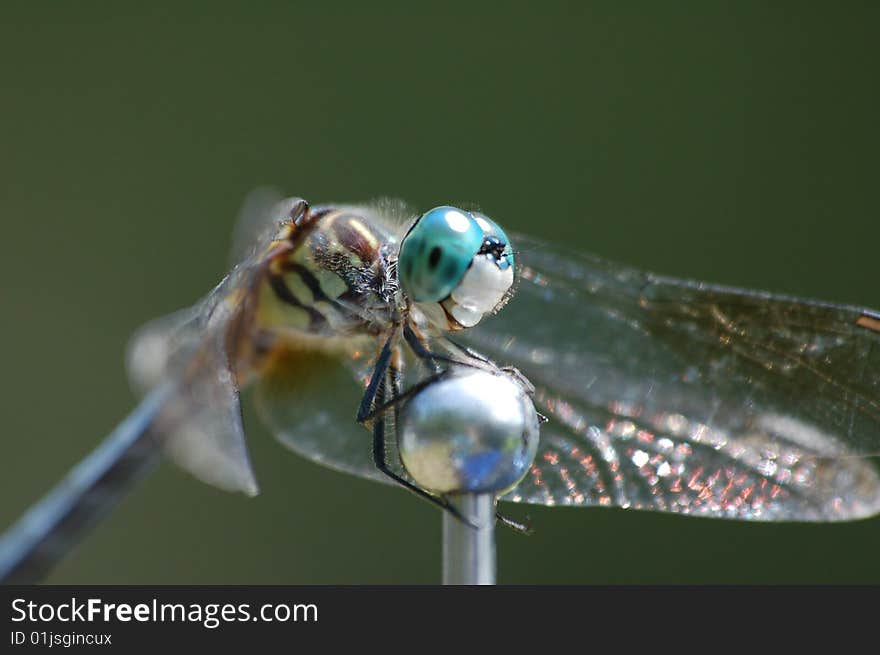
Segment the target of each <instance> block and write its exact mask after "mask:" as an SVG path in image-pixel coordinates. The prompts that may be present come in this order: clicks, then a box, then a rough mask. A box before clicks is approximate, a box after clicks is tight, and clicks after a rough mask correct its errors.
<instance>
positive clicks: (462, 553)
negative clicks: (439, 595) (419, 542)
mask: <svg viewBox="0 0 880 655" xmlns="http://www.w3.org/2000/svg"><path fill="white" fill-rule="evenodd" d="M452 502H453V504H454V505H455V506H456V507H457V508H458V511H459V512H461V514H462V516H464V517H466V518H467V519H469V520H470V521H471V523H473V524H474V525H475V526H477V527H473V526H470V525H466V524H465V523H463V522H462V521H461V520H460V519H458V518H456V517H455V516H453V515H452V514H451V513H450V512H443V584H445V585H492V584H495V497H494V496H493V495H492V494H467V495H463V496H458V497H456V498H454V499H452Z"/></svg>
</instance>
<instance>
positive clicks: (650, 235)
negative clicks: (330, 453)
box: [0, 2, 880, 583]
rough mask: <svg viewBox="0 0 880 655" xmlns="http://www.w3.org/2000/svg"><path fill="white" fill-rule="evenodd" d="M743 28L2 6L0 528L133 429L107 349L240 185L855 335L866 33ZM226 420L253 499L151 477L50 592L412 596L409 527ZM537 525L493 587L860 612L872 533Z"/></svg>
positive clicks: (878, 227)
mask: <svg viewBox="0 0 880 655" xmlns="http://www.w3.org/2000/svg"><path fill="white" fill-rule="evenodd" d="M767 4H768V3H763V2H749V3H735V4H733V3H716V2H711V3H707V2H676V3H656V2H629V3H615V2H602V3H595V2H590V3H587V2H573V3H553V2H542V3H540V4H539V3H535V4H533V5H531V6H519V5H504V6H502V5H500V4H499V5H497V6H492V7H489V6H486V7H483V8H480V7H478V6H476V3H472V2H468V3H461V4H457V3H444V4H443V5H442V8H441V7H440V6H437V7H434V8H428V7H420V6H419V7H416V6H414V3H407V4H403V3H402V4H401V5H399V6H398V5H390V4H384V3H355V2H346V3H334V5H333V6H332V7H330V6H327V3H325V4H324V5H322V6H321V7H320V8H316V7H300V6H297V5H296V4H294V3H287V2H285V3H274V4H273V3H242V4H241V5H224V4H221V3H217V2H212V3H205V4H203V5H201V6H198V5H184V4H176V3H175V4H170V3H169V6H168V8H166V9H161V8H155V7H152V6H151V7H146V6H141V8H140V9H137V10H133V9H131V8H130V7H129V8H127V9H126V10H125V11H124V12H123V10H121V9H119V8H118V7H117V6H116V4H115V3H107V4H106V5H105V6H104V7H103V8H101V7H100V6H99V5H97V4H96V3H89V4H87V5H86V4H80V3H76V4H73V3H57V4H53V3H39V4H38V3H29V4H20V5H13V4H10V3H5V4H4V8H3V10H2V20H0V73H2V75H0V80H2V102H0V135H2V137H0V167H2V170H0V185H2V189H3V192H2V196H0V216H2V219H0V220H2V226H3V229H2V241H0V243H2V257H0V280H2V282H0V293H2V312H3V314H2V319H3V320H2V322H0V343H2V349H3V359H2V361H3V365H4V366H3V372H4V374H3V376H2V382H0V407H2V426H3V427H2V429H0V438H2V455H0V457H2V474H0V525H2V526H5V525H8V524H9V523H10V522H12V521H13V520H14V518H15V517H16V516H17V515H18V514H19V513H20V512H21V511H22V510H23V509H24V508H25V507H26V506H28V505H29V504H30V503H31V502H32V501H34V500H36V499H37V498H38V497H40V495H41V494H43V493H44V492H45V491H46V490H48V489H49V488H50V487H51V485H52V484H54V483H55V482H56V481H57V480H58V479H59V478H60V476H62V475H63V474H64V473H65V472H66V471H67V470H68V468H69V467H70V466H71V465H72V464H73V463H74V462H76V461H77V460H78V459H79V458H80V457H82V456H83V455H84V454H85V453H87V452H88V451H89V450H90V449H91V448H92V446H94V445H95V444H96V443H97V442H98V440H99V439H100V438H101V437H102V436H103V435H104V434H105V433H107V432H108V431H109V430H110V429H111V428H112V427H113V426H114V425H115V423H116V422H117V421H118V420H119V419H121V418H122V417H123V416H124V415H125V414H126V412H127V411H128V410H129V409H130V408H131V407H132V403H133V399H132V395H131V393H130V392H129V389H128V386H127V383H126V381H125V374H124V371H123V363H122V354H123V349H124V346H125V343H126V339H127V337H128V335H129V334H130V333H131V332H132V330H134V329H135V328H136V327H137V326H138V325H140V324H141V323H143V322H144V321H145V320H147V319H149V318H151V317H154V316H157V315H160V314H164V313H167V312H169V311H171V310H174V309H176V308H179V307H182V306H185V305H188V304H190V303H191V302H192V301H194V300H195V299H197V298H198V297H199V296H201V295H202V294H203V293H205V292H206V291H207V290H208V289H210V288H211V287H212V285H213V284H214V283H215V282H216V281H217V280H218V279H219V278H220V276H222V275H223V273H224V272H225V268H226V257H227V251H228V247H229V241H230V236H231V233H232V227H233V221H234V217H235V214H236V211H237V209H238V206H239V204H240V202H241V200H242V199H243V198H244V196H245V194H246V193H247V192H248V191H249V190H250V189H252V188H253V187H255V186H257V185H260V184H272V185H275V186H278V187H280V188H281V189H282V190H284V191H285V192H287V193H289V194H291V195H293V194H296V195H301V196H303V197H305V198H307V199H309V200H311V201H313V202H322V201H331V200H340V201H358V200H365V199H370V198H373V197H377V196H396V197H401V198H404V199H405V200H407V201H408V202H410V203H412V205H413V206H415V207H418V208H427V207H430V206H434V205H437V204H444V203H448V202H452V203H455V202H467V201H474V202H478V203H479V204H480V206H481V207H483V208H484V209H485V210H486V211H487V212H489V213H490V214H491V215H492V216H493V217H495V218H497V219H498V220H499V221H500V222H502V224H503V225H504V226H505V227H507V228H510V229H512V230H517V231H526V232H538V233H540V234H541V235H543V236H544V237H546V238H547V239H549V240H553V241H558V242H566V243H569V244H572V245H574V246H576V247H578V248H581V249H584V250H589V251H592V252H595V253H598V254H601V255H603V256H606V257H608V258H611V259H615V260H620V261H624V262H628V263H631V264H635V265H638V266H640V267H644V268H649V269H652V270H656V271H660V272H663V273H668V274H674V275H679V276H687V277H696V278H703V279H706V280H711V281H717V282H723V283H729V284H736V285H742V286H748V287H758V288H766V289H771V290H776V291H785V292H790V293H796V294H804V295H809V296H816V297H822V298H827V299H834V300H838V301H846V302H852V303H859V304H865V305H869V306H874V307H878V306H880V289H878V286H877V279H878V275H877V273H878V269H877V256H876V250H877V243H878V237H880V220H878V218H880V213H878V195H877V186H876V185H877V172H878V164H877V157H878V152H880V129H878V123H877V116H878V115H880V112H878V99H880V94H878V78H877V74H876V68H877V62H878V60H880V59H878V58H880V42H878V39H877V33H876V27H877V25H878V18H880V10H878V6H877V5H876V4H875V3H867V2H865V3H860V2H848V3H830V2H829V3H805V2H796V3H794V2H793V3H773V6H772V7H771V6H766V5H767ZM134 11H137V12H138V13H132V12H134ZM339 411H340V412H348V413H352V414H353V412H354V408H353V407H340V408H339ZM246 418H247V419H248V429H249V442H250V446H251V452H252V456H253V459H254V465H255V468H256V471H257V474H258V477H259V480H260V483H261V486H262V495H260V496H259V497H258V498H256V499H253V500H248V499H245V498H243V497H240V496H234V495H228V494H225V493H223V492H221V491H216V490H214V489H212V488H209V487H207V486H204V485H202V484H201V483H198V482H196V481H194V480H193V479H191V478H189V477H187V476H186V475H184V474H182V473H180V472H179V471H178V470H177V469H175V468H173V467H172V466H170V465H163V466H162V467H161V468H160V470H159V471H158V472H157V473H156V474H155V475H153V476H152V477H151V478H150V479H149V480H148V481H147V482H146V483H145V484H143V486H141V487H140V488H139V489H138V490H137V491H136V492H135V493H134V494H133V495H132V496H131V497H130V498H129V499H128V500H126V502H125V503H124V504H123V505H122V506H121V507H120V509H119V510H118V511H117V512H116V513H115V514H114V515H113V516H112V517H111V518H110V519H109V520H108V521H107V522H106V523H104V524H103V525H102V526H101V527H100V528H99V529H98V530H97V531H96V532H95V533H94V534H93V535H92V536H90V537H89V538H88V539H87V540H86V541H85V542H84V543H83V544H82V546H81V547H80V548H79V549H78V550H77V551H76V552H75V553H74V554H73V555H72V556H71V557H69V558H68V559H67V560H66V561H65V562H64V563H63V564H62V565H61V566H60V567H59V568H58V569H57V571H56V572H55V573H54V574H53V575H52V576H51V578H50V581H51V582H55V583H384V582H388V583H392V582H394V583H410V582H413V583H436V582H439V580H440V569H439V567H440V516H439V514H438V513H437V512H436V511H435V510H433V509H432V508H430V507H428V506H427V505H425V504H424V503H422V502H420V501H419V500H417V499H415V498H413V497H411V496H410V495H408V494H406V493H404V492H401V491H398V490H395V489H392V488H386V487H384V486H380V485H375V484H372V483H369V482H365V481H361V480H357V479H352V478H349V477H346V476H343V475H341V474H338V473H335V472H332V471H329V470H325V469H322V468H320V467H318V466H316V465H314V464H311V463H309V462H307V461H304V460H301V459H299V458H298V457H297V456H295V455H293V454H292V453H289V452H288V451H286V450H284V449H283V448H282V447H281V446H280V445H278V444H277V443H276V442H275V441H274V440H273V439H272V438H271V436H270V435H269V434H268V433H267V432H266V430H265V429H263V428H262V426H261V425H260V424H259V423H258V422H257V420H256V418H255V416H254V413H253V411H252V409H250V406H248V410H247V414H246ZM364 436H365V439H366V438H368V435H366V434H365V435H364ZM510 513H511V514H513V515H514V516H523V515H524V513H525V512H524V511H523V510H522V509H521V508H516V507H511V508H510ZM530 514H531V516H532V518H533V520H534V523H535V525H536V528H537V534H536V535H535V536H534V537H531V538H525V537H520V536H518V535H515V534H512V533H509V532H508V531H504V530H502V531H500V533H499V569H500V573H499V578H500V581H501V582H505V583H514V582H518V583H519V582H529V583H543V582H553V583H574V582H601V583H704V582H749V583H761V582H768V583H780V582H789V583H791V582H875V583H876V582H880V557H878V556H877V553H878V548H877V546H878V543H880V519H874V520H869V521H862V522H858V523H852V524H841V525H827V526H822V525H819V526H816V525H761V524H746V523H732V522H723V521H712V520H705V519H688V518H682V517H676V516H665V515H660V514H649V513H635V512H626V511H622V510H607V509H597V510H575V509H540V508H537V509H531V510H530Z"/></svg>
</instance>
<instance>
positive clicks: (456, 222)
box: [444, 209, 471, 233]
mask: <svg viewBox="0 0 880 655" xmlns="http://www.w3.org/2000/svg"><path fill="white" fill-rule="evenodd" d="M444 218H445V219H446V224H447V225H448V226H449V227H450V229H452V230H455V231H456V232H461V233H464V232H467V231H468V230H469V229H470V227H471V223H470V221H469V220H468V217H467V216H465V215H464V214H462V213H461V212H459V211H455V210H454V209H450V210H449V211H448V212H446V214H445V215H444Z"/></svg>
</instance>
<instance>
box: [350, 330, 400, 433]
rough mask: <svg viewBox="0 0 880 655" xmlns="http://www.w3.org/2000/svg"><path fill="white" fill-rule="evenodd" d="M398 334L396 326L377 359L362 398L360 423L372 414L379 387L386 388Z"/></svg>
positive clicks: (359, 408) (358, 420) (359, 413)
mask: <svg viewBox="0 0 880 655" xmlns="http://www.w3.org/2000/svg"><path fill="white" fill-rule="evenodd" d="M396 336H397V328H396V327H395V328H394V329H393V330H391V334H390V335H388V339H386V341H385V345H384V346H382V351H381V352H380V353H379V358H378V359H377V360H376V366H375V367H373V374H372V375H371V376H370V383H369V384H368V385H367V390H366V391H365V392H364V396H363V398H361V404H360V407H358V413H357V422H358V423H365V422H366V421H367V420H368V418H367V417H368V416H370V414H371V412H372V410H373V403H374V402H375V400H376V396H377V393H378V391H379V387H380V386H382V387H383V388H384V384H383V382H384V380H385V373H386V372H387V371H388V363H389V362H390V361H391V355H392V346H393V344H394V339H395V337H396ZM383 400H384V398H383Z"/></svg>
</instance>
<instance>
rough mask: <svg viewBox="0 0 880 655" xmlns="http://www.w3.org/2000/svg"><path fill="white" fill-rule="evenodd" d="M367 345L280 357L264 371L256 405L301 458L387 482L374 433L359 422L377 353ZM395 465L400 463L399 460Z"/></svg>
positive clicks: (266, 420) (256, 391) (273, 428)
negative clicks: (374, 451)
mask: <svg viewBox="0 0 880 655" xmlns="http://www.w3.org/2000/svg"><path fill="white" fill-rule="evenodd" d="M365 345H366V348H365V350H363V351H362V350H356V349H354V348H351V349H347V352H346V353H345V354H340V353H336V354H332V353H328V352H321V351H318V350H302V351H294V350H290V351H287V352H282V353H279V355H278V356H277V357H275V358H274V359H273V360H272V361H271V363H269V364H268V365H267V366H266V368H265V369H264V370H263V371H262V372H261V375H260V379H259V382H258V383H257V385H256V390H255V405H256V409H257V413H258V414H259V416H260V418H261V419H262V420H263V422H264V423H265V424H266V425H267V426H268V427H269V429H270V430H271V432H272V434H273V435H274V436H275V437H276V438H277V439H278V441H280V442H281V443H282V444H283V445H284V446H286V447H287V448H289V449H291V450H293V451H294V452H295V453H297V454H298V455H301V456H303V457H305V458H307V459H310V460H312V461H313V462H316V463H318V464H321V465H323V466H327V467H329V468H332V469H335V470H337V471H342V472H344V473H349V474H351V475H357V476H360V477H364V478H369V479H371V480H375V481H379V482H387V481H388V479H387V478H386V477H385V476H384V475H382V474H381V473H380V472H379V471H378V470H377V469H376V466H375V465H374V464H373V459H372V436H371V434H370V432H369V431H368V430H366V429H364V427H363V426H361V425H360V424H358V423H357V421H356V420H355V414H356V412H357V408H358V405H359V403H360V400H361V396H362V395H363V393H364V389H365V387H366V384H367V382H368V381H369V377H370V372H371V370H372V359H373V357H372V355H374V354H375V353H374V352H373V350H374V349H375V345H374V344H365ZM370 345H373V348H372V349H371V348H370ZM365 355H366V357H365ZM391 434H393V433H391ZM392 461H397V460H396V456H395V457H393V458H392Z"/></svg>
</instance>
